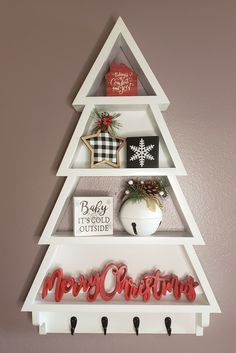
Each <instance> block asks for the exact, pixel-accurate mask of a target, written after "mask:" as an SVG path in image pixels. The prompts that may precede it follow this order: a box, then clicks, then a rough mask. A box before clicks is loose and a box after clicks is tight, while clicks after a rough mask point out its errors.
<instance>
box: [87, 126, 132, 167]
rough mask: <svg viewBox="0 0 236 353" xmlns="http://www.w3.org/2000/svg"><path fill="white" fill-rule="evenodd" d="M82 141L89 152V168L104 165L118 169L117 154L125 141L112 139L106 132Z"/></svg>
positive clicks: (117, 138)
mask: <svg viewBox="0 0 236 353" xmlns="http://www.w3.org/2000/svg"><path fill="white" fill-rule="evenodd" d="M82 139H83V141H84V143H85V144H86V145H87V146H88V147H89V149H90V151H91V166H95V165H97V164H101V163H106V164H109V165H112V166H113V167H119V155H118V153H119V150H120V149H121V148H122V147H123V145H124V140H125V139H123V138H121V137H113V136H111V135H110V134H109V133H108V132H100V133H97V134H94V135H90V136H84V137H83V138H82Z"/></svg>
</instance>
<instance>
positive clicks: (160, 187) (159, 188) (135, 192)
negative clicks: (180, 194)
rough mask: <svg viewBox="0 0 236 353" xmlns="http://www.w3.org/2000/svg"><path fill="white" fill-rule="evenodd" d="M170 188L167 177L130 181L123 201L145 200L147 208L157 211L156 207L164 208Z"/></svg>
mask: <svg viewBox="0 0 236 353" xmlns="http://www.w3.org/2000/svg"><path fill="white" fill-rule="evenodd" d="M168 186H169V182H168V179H167V178H166V177H158V178H153V179H146V180H133V179H131V180H129V181H128V182H127V185H126V189H125V195H124V198H123V201H126V200H131V201H133V202H140V201H141V200H145V201H146V203H147V207H148V208H149V209H150V210H151V211H155V209H156V207H157V206H158V207H160V208H163V203H162V202H163V200H164V199H165V198H166V197H167V196H168V192H167V189H166V188H167V187H168Z"/></svg>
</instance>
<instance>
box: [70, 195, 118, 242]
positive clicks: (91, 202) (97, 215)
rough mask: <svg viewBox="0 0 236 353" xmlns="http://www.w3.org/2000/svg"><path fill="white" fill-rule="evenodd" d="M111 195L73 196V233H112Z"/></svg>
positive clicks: (79, 234)
mask: <svg viewBox="0 0 236 353" xmlns="http://www.w3.org/2000/svg"><path fill="white" fill-rule="evenodd" d="M112 234H113V198H112V197H74V235H75V236H91V235H112Z"/></svg>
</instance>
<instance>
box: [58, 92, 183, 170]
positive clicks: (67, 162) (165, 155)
mask: <svg viewBox="0 0 236 353" xmlns="http://www.w3.org/2000/svg"><path fill="white" fill-rule="evenodd" d="M149 98H150V97H149ZM106 102H107V100H106V98H104V100H103V101H100V103H97V104H91V103H90V104H87V105H86V106H85V108H84V110H83V112H82V114H81V116H80V119H79V122H78V124H77V127H76V129H75V131H74V134H73V135H72V138H71V141H70V143H69V145H68V148H67V150H66V153H65V155H64V157H63V160H62V162H61V165H60V167H59V169H58V172H57V175H58V176H69V175H81V176H127V175H143V176H144V175H148V176H150V175H186V171H185V168H184V166H183V163H182V161H181V159H180V156H179V154H178V151H177V149H176V147H175V144H174V142H173V140H172V137H171V135H170V133H169V130H168V128H167V125H166V123H165V120H164V118H163V116H162V113H161V111H160V109H159V106H158V104H157V103H156V102H155V101H153V100H150V99H149V101H146V99H143V100H142V101H141V102H139V103H137V102H136V103H133V104H132V103H130V102H128V101H127V100H126V99H121V100H120V101H119V104H107V103H106ZM95 107H96V108H97V109H98V110H99V111H109V113H112V112H119V113H121V116H120V117H119V122H120V123H121V124H122V127H121V128H120V129H119V131H118V135H119V136H121V137H127V136H155V135H158V136H159V168H135V169H134V168H126V154H125V148H123V149H122V150H121V151H120V163H121V167H120V168H113V167H106V166H105V167H103V168H101V167H100V168H99V167H95V168H90V163H89V161H90V152H89V150H88V148H87V147H86V146H85V145H84V143H83V142H82V140H81V137H82V136H84V135H88V134H89V133H90V132H91V128H92V126H93V121H92V118H91V113H92V112H93V110H94V108H95ZM103 166H104V165H103Z"/></svg>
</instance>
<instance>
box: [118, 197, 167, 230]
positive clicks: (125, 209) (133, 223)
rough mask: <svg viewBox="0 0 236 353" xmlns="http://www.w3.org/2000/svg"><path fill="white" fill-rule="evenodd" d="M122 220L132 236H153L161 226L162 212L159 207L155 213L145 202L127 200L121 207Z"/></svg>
mask: <svg viewBox="0 0 236 353" xmlns="http://www.w3.org/2000/svg"><path fill="white" fill-rule="evenodd" d="M120 220H121V223H122V225H123V227H124V228H125V230H126V232H127V233H129V234H131V235H139V236H146V235H152V234H153V233H155V232H156V231H157V229H158V227H159V226H160V224H161V221H162V210H161V209H160V207H158V206H156V209H155V211H152V210H150V209H149V208H148V207H147V203H146V201H145V200H141V201H137V202H134V201H132V200H127V201H125V203H124V204H123V205H122V207H121V210H120Z"/></svg>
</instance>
